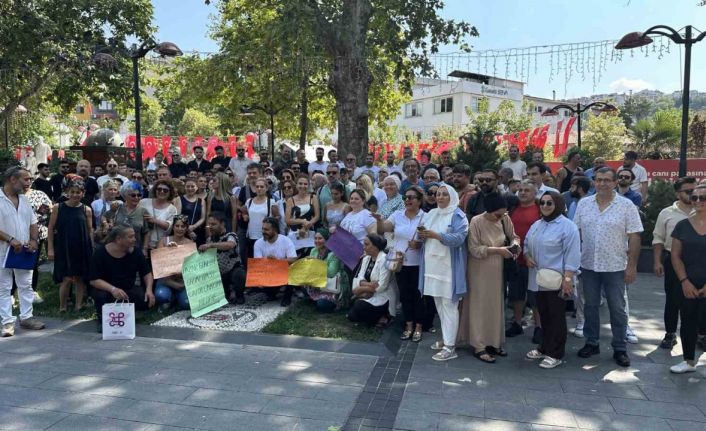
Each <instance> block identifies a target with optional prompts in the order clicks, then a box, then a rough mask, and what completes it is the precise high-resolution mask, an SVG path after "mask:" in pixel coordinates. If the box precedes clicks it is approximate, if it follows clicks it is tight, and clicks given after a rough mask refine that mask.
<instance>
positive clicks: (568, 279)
mask: <svg viewBox="0 0 706 431" xmlns="http://www.w3.org/2000/svg"><path fill="white" fill-rule="evenodd" d="M564 281H574V280H573V278H571V277H564Z"/></svg>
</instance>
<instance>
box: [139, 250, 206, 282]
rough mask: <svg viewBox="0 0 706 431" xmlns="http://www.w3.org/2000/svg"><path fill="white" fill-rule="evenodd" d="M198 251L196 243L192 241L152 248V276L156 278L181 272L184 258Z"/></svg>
mask: <svg viewBox="0 0 706 431" xmlns="http://www.w3.org/2000/svg"><path fill="white" fill-rule="evenodd" d="M194 253H196V243H194V242H190V243H188V244H184V245H178V246H176V247H162V248H156V249H154V250H152V253H151V255H150V260H151V261H152V276H153V277H154V278H155V280H156V279H158V278H163V277H167V276H169V275H175V274H181V266H182V264H183V263H184V259H186V258H187V257H189V256H191V255H192V254H194Z"/></svg>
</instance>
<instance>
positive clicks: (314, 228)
mask: <svg viewBox="0 0 706 431" xmlns="http://www.w3.org/2000/svg"><path fill="white" fill-rule="evenodd" d="M192 153H193V159H192V160H190V161H188V163H185V162H184V161H182V160H181V157H182V156H181V154H179V152H178V151H175V152H174V153H172V154H170V155H169V157H168V158H165V157H164V156H165V155H163V154H161V153H158V154H157V155H156V156H155V158H154V160H151V161H150V162H149V163H148V164H147V165H146V168H145V169H144V170H143V171H139V170H136V169H135V168H134V167H133V166H131V164H130V163H125V162H119V161H116V160H112V159H111V160H109V161H107V162H106V164H105V166H94V167H93V169H91V166H90V163H89V162H88V161H86V160H81V161H79V162H78V163H76V165H75V167H73V166H72V164H71V163H69V162H68V161H66V160H61V161H59V162H58V164H57V166H58V172H57V173H54V174H52V173H51V172H50V169H49V166H47V165H39V166H38V174H37V176H36V178H33V177H32V175H31V174H30V173H29V172H28V171H26V170H24V169H22V168H10V169H8V171H6V172H5V173H4V177H3V181H4V182H3V188H2V191H1V192H0V253H6V252H7V250H8V248H13V249H14V250H15V251H20V250H21V249H22V248H25V249H27V250H28V251H35V250H38V249H42V248H43V247H44V246H45V244H46V253H47V257H48V259H49V260H52V261H54V273H53V276H54V277H53V278H54V282H55V283H56V284H57V285H58V291H59V298H60V310H59V311H60V312H65V311H66V310H68V308H69V307H70V306H73V307H74V308H75V309H77V310H80V309H81V308H82V307H85V306H86V295H89V296H90V298H92V300H93V303H94V305H95V307H96V312H97V313H98V315H99V317H100V314H101V307H102V305H103V304H105V303H106V302H110V301H115V300H128V301H130V302H133V303H134V304H135V307H136V309H138V310H142V309H148V308H150V307H153V306H158V307H159V308H160V309H161V310H167V309H170V308H172V307H176V308H180V309H188V308H189V298H188V294H187V292H186V290H185V286H184V280H183V279H182V278H181V276H179V275H173V276H169V277H165V278H162V279H158V280H154V279H153V277H152V272H151V268H150V255H151V253H152V250H155V249H158V248H163V247H174V246H178V245H184V244H189V243H195V245H196V247H197V249H198V250H199V251H201V252H203V251H205V250H207V249H210V248H213V249H215V250H216V254H217V260H218V267H219V270H220V273H221V279H222V282H223V288H224V294H225V296H226V298H227V299H228V301H229V302H231V303H233V304H236V305H239V304H243V303H244V302H245V300H246V298H245V291H246V289H245V279H246V273H247V262H248V258H272V259H281V260H286V261H288V262H289V263H292V262H294V261H296V260H298V259H307V258H309V259H320V260H323V261H325V263H326V268H327V280H328V282H327V289H323V290H322V289H318V288H313V287H308V288H295V287H294V286H282V287H281V288H267V289H262V291H264V292H265V293H266V294H267V296H268V298H269V299H270V300H275V299H276V298H277V297H278V295H280V294H281V296H280V303H281V305H282V306H284V307H286V306H288V305H290V303H291V302H292V297H293V295H294V294H295V292H296V293H297V295H300V296H302V297H303V298H307V299H308V300H310V301H312V302H313V303H315V304H316V309H317V310H319V311H320V312H331V311H333V310H346V312H347V316H348V318H349V320H350V321H352V322H355V323H357V324H365V325H370V326H379V327H384V326H386V325H388V324H389V323H390V322H391V321H392V320H393V319H394V318H396V317H397V315H398V309H400V310H401V319H402V321H403V322H404V325H403V330H402V333H401V335H400V337H401V339H402V340H410V341H412V342H419V341H421V340H422V337H423V336H424V335H423V334H424V333H427V334H429V333H434V332H436V328H435V327H434V325H435V318H436V316H437V315H438V318H439V320H438V322H439V325H440V327H439V330H440V332H441V334H440V335H441V336H440V338H439V339H438V340H437V341H436V342H435V343H433V344H432V346H431V347H432V349H434V350H437V352H436V353H435V354H434V355H433V359H434V360H437V361H446V360H451V359H454V358H457V353H456V349H457V348H458V347H464V348H469V349H470V351H471V353H472V354H473V356H475V357H476V358H477V359H479V360H480V361H483V362H485V363H494V362H496V361H497V360H498V359H499V358H502V357H505V356H506V355H507V351H506V350H505V345H506V339H507V338H511V337H515V336H519V335H522V334H523V333H524V331H525V328H524V327H525V326H526V325H527V322H528V320H529V319H528V316H529V313H531V320H532V321H533V326H534V330H533V332H532V335H531V336H532V340H533V342H534V343H535V344H536V345H537V347H536V348H535V349H532V350H531V351H529V352H527V354H526V357H527V358H528V359H532V360H541V362H540V364H539V366H540V367H542V368H548V369H549V368H554V367H556V366H558V365H560V364H562V363H563V361H564V357H565V345H566V340H567V336H568V334H569V333H573V335H575V336H577V337H583V338H585V345H584V347H583V348H582V349H580V350H579V352H578V355H579V356H580V357H582V358H588V357H590V356H593V355H598V354H600V343H599V341H600V312H599V311H600V307H601V305H602V303H603V302H605V303H607V306H608V312H609V315H610V326H611V330H612V340H611V346H612V351H613V358H614V360H615V362H616V363H617V364H618V365H620V366H629V365H630V358H629V356H628V344H629V343H636V342H637V341H638V340H637V337H636V335H635V333H634V332H633V331H632V329H631V327H630V323H629V299H628V296H629V295H628V292H629V287H630V285H631V284H633V283H634V282H635V279H636V272H637V261H638V256H639V252H640V234H641V232H642V231H643V226H642V223H641V219H640V214H639V208H640V206H641V205H644V203H645V202H646V201H647V200H648V198H649V197H648V195H647V175H646V171H645V169H644V168H643V167H641V166H640V165H639V164H637V163H636V160H637V154H635V153H634V152H627V153H625V159H624V164H623V166H622V167H621V168H619V169H618V170H617V171H616V170H614V169H612V168H610V167H608V166H606V163H605V160H603V159H602V158H596V159H595V161H594V167H593V168H592V169H589V170H587V171H585V172H584V171H582V169H581V167H580V165H581V160H580V157H581V156H580V154H579V153H578V152H575V153H570V154H569V155H568V156H567V162H566V164H565V165H564V166H562V167H561V168H560V169H558V171H557V172H556V173H554V175H553V174H552V172H551V170H550V169H549V168H548V167H547V165H545V164H544V163H543V154H542V153H536V154H533V156H532V162H530V163H526V162H524V161H522V160H521V159H520V152H519V149H518V148H517V147H514V146H512V147H510V149H509V160H507V161H505V162H503V163H502V165H501V166H500V167H499V168H500V169H499V170H495V169H493V168H491V167H488V168H487V169H482V170H480V171H478V172H471V168H470V167H469V166H467V165H465V164H463V163H454V161H453V160H452V157H451V153H450V152H449V151H445V152H443V153H442V154H441V155H440V157H439V161H438V164H434V163H433V162H432V155H431V154H430V153H428V152H423V153H422V154H420V160H421V162H420V160H418V159H417V158H415V157H414V156H413V154H412V150H411V148H405V149H404V151H403V159H402V160H396V158H395V154H394V152H388V153H387V154H386V157H385V160H384V163H382V164H381V165H376V164H375V163H374V157H373V154H368V155H367V156H366V157H365V158H364V163H363V165H361V166H358V165H357V161H358V158H357V157H356V156H355V155H354V154H347V155H346V156H345V158H344V159H343V161H339V160H338V154H337V152H336V150H331V151H329V153H328V154H327V160H324V149H323V148H317V149H316V153H315V154H316V159H315V160H313V161H309V160H307V159H306V157H305V153H304V151H303V150H298V151H296V152H295V154H294V155H293V154H292V150H291V149H290V148H289V147H286V146H282V148H281V149H280V151H279V154H278V157H276V160H271V159H270V154H269V153H268V151H267V150H262V151H261V152H260V153H259V154H258V156H259V158H258V160H257V161H255V160H251V159H249V158H247V157H246V156H245V149H244V148H242V147H238V148H237V151H236V155H235V157H232V158H230V157H227V156H226V155H225V154H224V151H223V148H221V147H217V148H216V156H215V157H213V158H212V159H211V160H206V159H205V158H204V151H203V148H201V147H194V148H193V149H192ZM674 187H675V191H676V192H677V197H678V200H677V201H676V202H675V203H674V204H673V205H672V206H670V207H668V208H665V209H664V210H663V211H662V213H661V214H660V216H659V218H658V220H657V223H656V226H655V230H654V256H655V260H654V271H655V273H656V274H657V275H660V276H662V275H663V276H664V287H665V292H666V304H665V311H664V321H665V331H666V334H665V336H664V339H663V340H662V342H661V343H660V347H663V348H665V349H671V348H672V347H673V346H674V345H675V344H676V343H677V337H676V331H677V326H678V319H679V317H681V321H682V323H681V329H680V338H681V342H682V349H683V352H684V361H683V362H682V363H680V364H677V365H675V366H673V367H671V371H672V372H675V373H683V372H690V371H694V370H695V366H696V360H697V359H698V358H697V357H696V348H697V347H699V348H700V349H701V350H703V349H704V348H706V286H705V285H706V266H705V265H703V264H702V263H703V260H702V259H703V258H702V257H701V256H703V255H704V254H706V184H704V183H703V182H702V183H701V184H698V183H697V181H696V180H695V179H694V178H689V177H685V178H680V179H678V180H677V181H675V182H674ZM337 229H343V230H345V231H347V232H348V233H349V234H350V235H352V236H353V237H355V239H356V240H357V241H359V242H360V244H361V246H362V250H363V255H362V256H361V257H360V261H359V262H358V264H357V265H356V266H355V267H354V268H350V267H348V266H346V265H344V264H343V262H342V260H341V259H339V256H337V255H336V254H335V253H333V252H332V251H331V250H329V247H328V244H329V241H330V238H331V235H332V234H334V233H335V232H336V230H337ZM2 256H4V254H2ZM36 273H37V271H36V267H35V269H34V271H33V270H24V269H9V268H2V269H0V314H1V316H0V317H2V335H3V336H12V335H13V334H14V327H15V317H14V316H13V315H12V305H11V290H12V287H13V280H14V284H15V285H16V286H17V290H18V297H19V305H20V325H21V326H22V327H23V328H26V329H41V328H43V327H44V325H43V323H42V322H41V321H39V320H38V319H37V318H35V317H33V315H32V304H33V302H37V301H41V298H39V297H38V295H37V294H36V284H37V277H36ZM329 282H330V283H331V284H332V285H333V286H335V288H332V289H328V285H329ZM506 307H509V308H511V310H512V311H511V318H510V321H509V322H508V323H506V321H505V309H506ZM567 310H568V311H569V312H574V313H575V314H576V320H577V325H576V327H575V328H573V329H572V330H571V331H570V330H569V329H568V328H567V320H566V313H567ZM99 321H100V319H99Z"/></svg>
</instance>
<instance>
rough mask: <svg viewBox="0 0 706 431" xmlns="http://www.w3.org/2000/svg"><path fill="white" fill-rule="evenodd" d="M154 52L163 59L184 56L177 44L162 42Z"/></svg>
mask: <svg viewBox="0 0 706 431" xmlns="http://www.w3.org/2000/svg"><path fill="white" fill-rule="evenodd" d="M153 51H154V52H156V53H157V54H159V55H161V56H163V57H178V56H180V55H184V53H183V52H182V51H181V49H179V47H178V46H176V44H174V43H172V42H162V43H158V44H157V46H155V47H154V49H153Z"/></svg>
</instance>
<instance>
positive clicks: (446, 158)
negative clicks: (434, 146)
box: [436, 150, 454, 172]
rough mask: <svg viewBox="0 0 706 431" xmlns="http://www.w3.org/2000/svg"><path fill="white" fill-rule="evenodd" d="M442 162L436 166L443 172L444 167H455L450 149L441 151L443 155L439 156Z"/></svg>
mask: <svg viewBox="0 0 706 431" xmlns="http://www.w3.org/2000/svg"><path fill="white" fill-rule="evenodd" d="M439 160H440V163H439V165H438V166H437V167H436V169H437V170H438V171H439V172H441V171H442V170H443V169H444V168H453V167H454V164H453V162H452V161H451V151H449V150H444V151H442V152H441V156H440V157H439Z"/></svg>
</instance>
